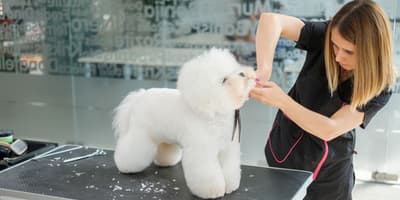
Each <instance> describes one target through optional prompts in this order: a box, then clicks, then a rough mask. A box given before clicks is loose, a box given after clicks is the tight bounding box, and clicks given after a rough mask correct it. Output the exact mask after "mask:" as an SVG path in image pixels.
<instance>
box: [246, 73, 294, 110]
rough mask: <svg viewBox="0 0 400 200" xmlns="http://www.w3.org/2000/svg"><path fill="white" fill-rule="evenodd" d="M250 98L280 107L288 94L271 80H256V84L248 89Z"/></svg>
mask: <svg viewBox="0 0 400 200" xmlns="http://www.w3.org/2000/svg"><path fill="white" fill-rule="evenodd" d="M250 98H254V99H256V100H258V101H260V102H261V103H263V104H267V105H270V106H274V107H278V108H282V106H283V105H284V102H285V101H286V100H287V98H289V96H288V95H287V94H286V93H285V92H284V91H283V90H282V89H281V88H280V87H279V86H278V85H277V84H276V83H274V82H272V81H262V80H260V81H258V82H257V86H256V87H254V88H253V89H252V90H251V91H250Z"/></svg>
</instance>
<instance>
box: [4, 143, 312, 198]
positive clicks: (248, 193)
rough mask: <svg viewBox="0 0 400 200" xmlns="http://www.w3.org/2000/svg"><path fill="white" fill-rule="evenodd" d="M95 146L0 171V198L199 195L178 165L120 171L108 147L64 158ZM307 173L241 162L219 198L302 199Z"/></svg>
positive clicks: (65, 147)
mask: <svg viewBox="0 0 400 200" xmlns="http://www.w3.org/2000/svg"><path fill="white" fill-rule="evenodd" d="M73 147H78V148H79V146H73V145H65V146H60V147H57V149H54V150H53V151H52V152H51V153H54V152H60V151H65V150H68V149H71V148H73ZM96 150H97V149H96V148H88V147H82V148H79V149H75V150H72V151H65V152H64V153H60V154H56V155H52V156H48V157H42V158H34V159H31V160H28V161H26V162H24V163H21V164H19V165H16V166H14V167H10V168H9V169H7V170H4V171H2V172H1V173H0V199H1V200H3V199H4V200H7V199H15V198H17V199H30V200H36V199H40V200H46V199H49V200H53V199H54V200H57V199H82V200H89V199H95V200H103V199H104V200H109V199H115V200H124V199H129V200H132V199H143V200H169V199H170V200H188V199H199V198H197V197H195V196H193V195H192V194H191V193H190V191H189V189H188V188H187V186H186V183H185V180H184V176H183V171H182V167H181V165H180V164H179V165H177V166H174V167H169V168H160V167H157V166H154V165H152V166H151V167H149V168H147V169H146V170H145V171H144V172H141V173H137V174H121V173H119V172H118V170H117V168H116V166H115V164H114V162H113V151H109V150H105V152H106V154H105V155H100V156H94V157H90V158H86V159H82V160H78V161H74V162H70V163H64V162H63V160H65V159H68V158H72V157H76V156H82V155H86V154H90V153H92V152H94V151H96ZM44 155H45V154H44ZM311 177H312V173H310V172H305V171H298V170H286V169H277V168H263V167H254V166H246V165H242V179H241V184H240V188H239V189H238V190H237V191H235V192H233V193H232V194H228V195H225V196H224V197H222V198H220V199H226V200H243V199H273V200H276V199H279V200H280V199H302V198H303V197H304V195H305V193H306V188H307V186H308V185H309V184H310V183H311V181H312V178H311Z"/></svg>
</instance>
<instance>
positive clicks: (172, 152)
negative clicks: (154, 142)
mask: <svg viewBox="0 0 400 200" xmlns="http://www.w3.org/2000/svg"><path fill="white" fill-rule="evenodd" d="M181 159H182V149H181V148H180V147H179V146H178V145H176V144H168V143H164V142H162V143H160V144H159V145H158V147H157V155H156V159H155V160H154V164H156V165H158V166H162V167H168V166H173V165H176V164H177V163H178V162H179V161H181Z"/></svg>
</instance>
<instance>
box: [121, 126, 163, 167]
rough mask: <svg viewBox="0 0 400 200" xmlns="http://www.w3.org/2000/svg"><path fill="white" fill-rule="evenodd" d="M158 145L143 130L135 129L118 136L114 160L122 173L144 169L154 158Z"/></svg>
mask: <svg viewBox="0 0 400 200" xmlns="http://www.w3.org/2000/svg"><path fill="white" fill-rule="evenodd" d="M156 151H157V145H156V144H155V143H154V141H153V140H152V139H151V138H150V137H149V135H148V134H144V132H142V131H141V130H134V131H132V130H131V132H130V133H129V134H125V135H121V136H120V137H119V138H118V142H117V145H116V146H115V153H114V161H115V164H116V166H117V168H118V170H119V171H120V172H122V173H136V172H140V171H142V170H144V169H145V168H146V167H148V166H149V165H150V164H151V162H152V161H153V160H154V157H155V155H156Z"/></svg>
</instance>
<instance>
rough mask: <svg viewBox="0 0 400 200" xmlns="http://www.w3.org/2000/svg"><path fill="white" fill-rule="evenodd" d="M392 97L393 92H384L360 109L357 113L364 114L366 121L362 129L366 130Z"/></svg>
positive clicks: (364, 120)
mask: <svg viewBox="0 0 400 200" xmlns="http://www.w3.org/2000/svg"><path fill="white" fill-rule="evenodd" d="M391 96H392V92H391V91H383V92H382V93H381V94H379V95H378V96H376V97H374V98H373V99H371V100H370V101H369V102H368V103H367V104H366V105H365V106H362V107H358V108H357V111H359V112H363V113H364V119H363V122H362V124H361V125H360V127H361V128H363V129H365V128H366V127H367V125H368V123H369V122H370V121H371V119H372V118H373V117H374V116H375V114H376V113H377V112H378V111H379V110H380V109H381V108H383V106H385V105H386V103H387V102H388V101H389V99H390V97H391Z"/></svg>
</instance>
